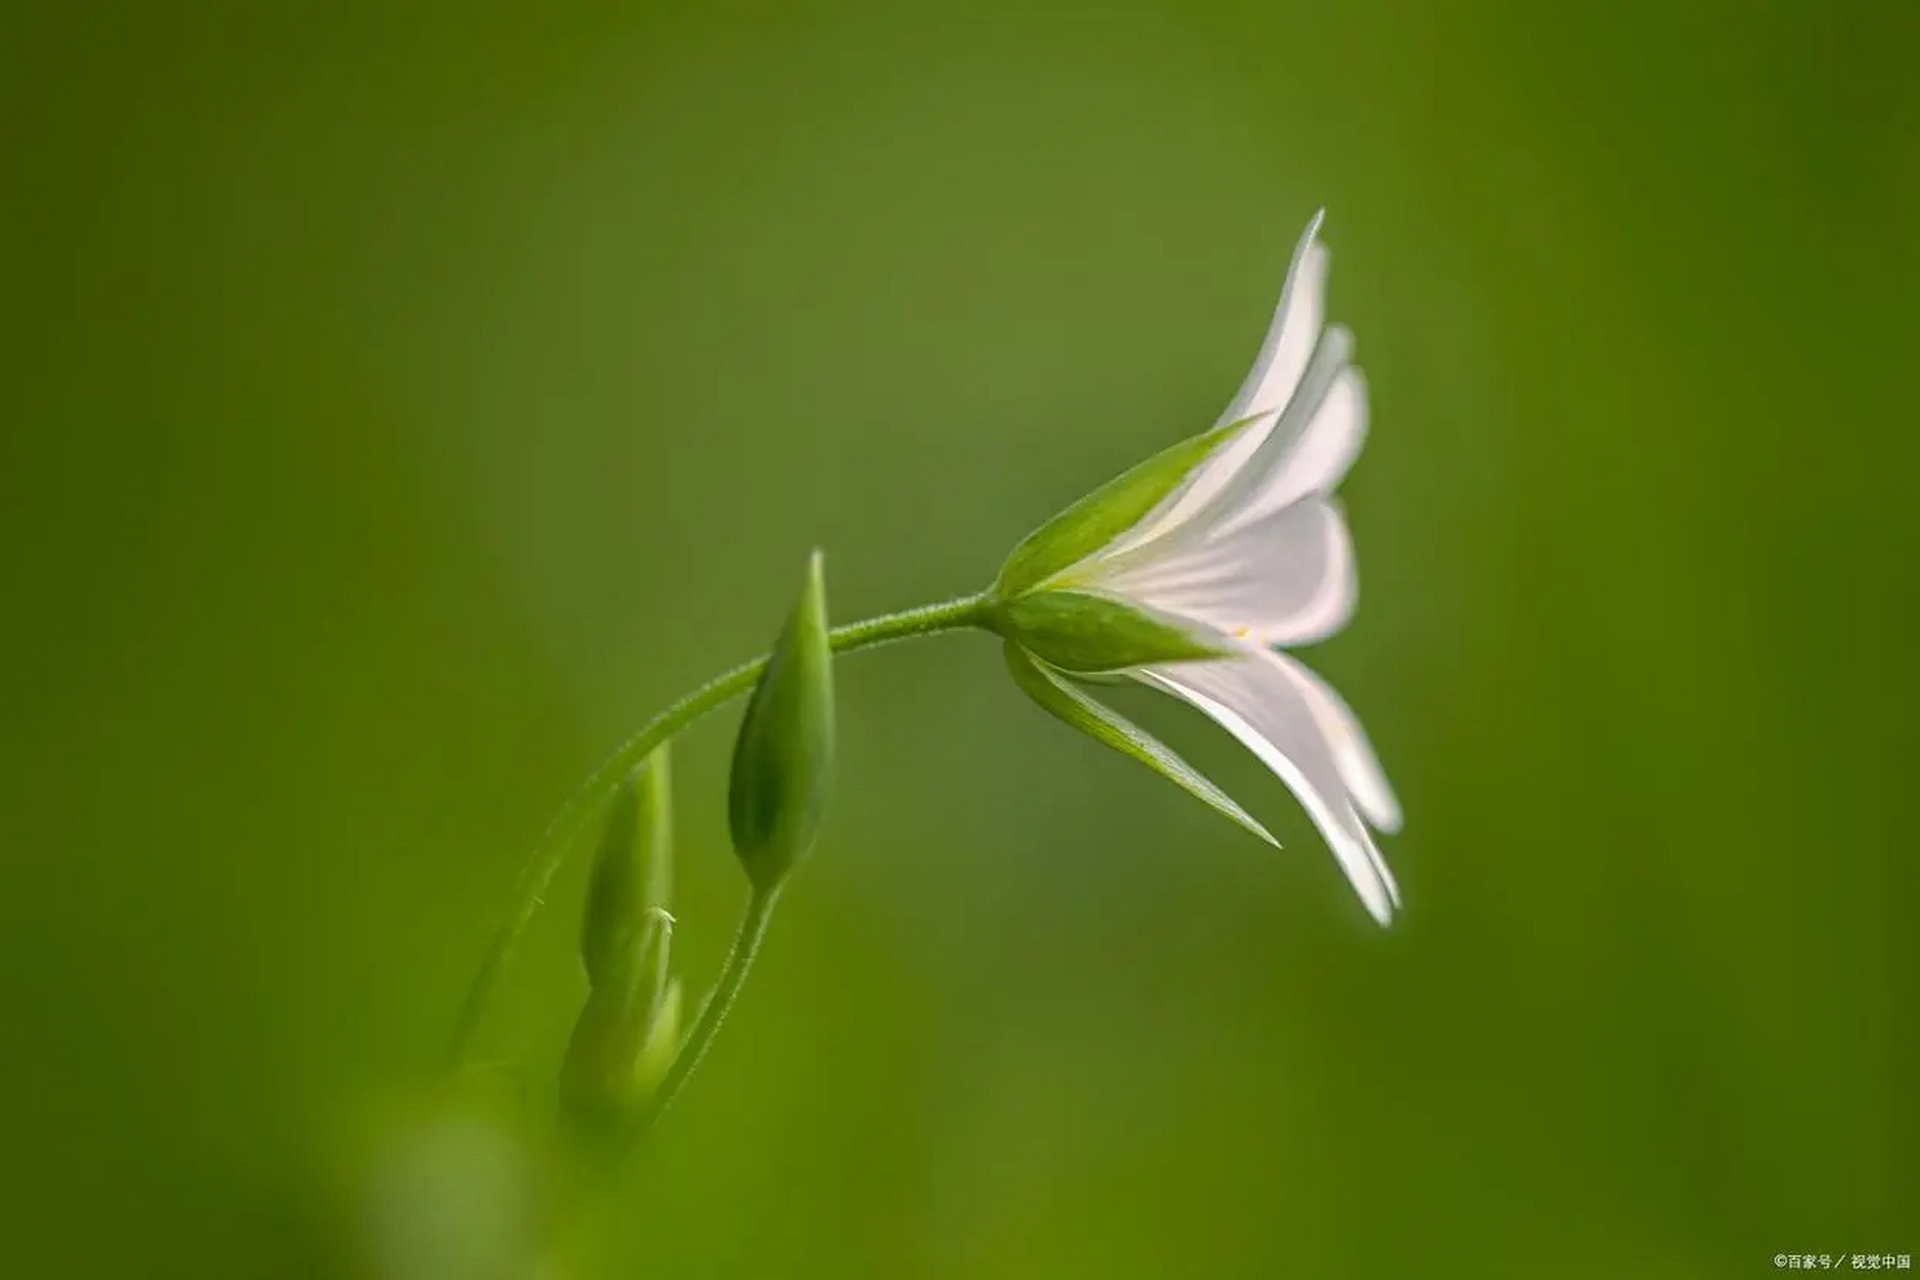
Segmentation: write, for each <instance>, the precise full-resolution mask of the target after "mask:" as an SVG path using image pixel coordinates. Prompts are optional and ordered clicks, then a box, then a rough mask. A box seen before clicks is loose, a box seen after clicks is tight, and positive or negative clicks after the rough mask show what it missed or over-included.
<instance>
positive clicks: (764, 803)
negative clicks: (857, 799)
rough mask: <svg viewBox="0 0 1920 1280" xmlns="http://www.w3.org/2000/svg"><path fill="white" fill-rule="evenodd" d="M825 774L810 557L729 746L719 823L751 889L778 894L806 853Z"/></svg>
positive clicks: (823, 621) (823, 675) (820, 591)
mask: <svg viewBox="0 0 1920 1280" xmlns="http://www.w3.org/2000/svg"><path fill="white" fill-rule="evenodd" d="M832 770H833V653H832V650H831V647H830V645H829V642H828V640H827V598H826V587H825V585H824V583H823V580H822V576H821V563H820V553H819V552H818V551H816V552H814V553H813V557H812V559H811V560H810V561H809V562H808V565H807V581H806V585H805V586H804V587H803V588H802V589H801V592H800V599H799V602H798V603H797V604H795V605H794V609H793V614H792V616H791V617H790V618H788V620H787V625H786V629H785V630H784V631H782V632H781V633H780V639H779V640H778V641H777V642H776V643H775V644H774V647H773V654H772V656H771V657H770V658H769V659H768V660H767V669H766V671H765V672H764V673H763V674H762V675H761V677H760V683H759V684H758V685H756V686H755V687H754V690H753V698H752V700H751V701H749V702H748V703H747V712H746V715H745V717H744V718H743V719H742V720H741V722H740V736H739V738H738V740H737V741H736V742H735V743H734V750H733V774H732V778H731V780H730V782H729V785H728V789H727V821H728V825H729V827H730V828H731V831H732V834H733V847H734V852H735V853H737V854H739V856H740V862H741V864H742V865H743V866H744V867H745V868H746V872H747V878H748V879H749V880H751V881H752V882H753V885H754V887H755V889H757V890H759V891H761V892H769V891H771V890H773V889H774V888H776V887H778V886H779V885H780V883H781V882H782V881H784V880H785V879H786V876H787V873H788V872H789V871H790V870H792V869H793V866H794V864H795V863H796V862H798V861H799V860H800V859H801V858H802V857H804V856H805V854H806V852H807V850H808V849H809V848H811V847H812V845H813V839H814V836H815V835H816V834H817V833H818V831H819V829H820V818H821V814H822V811H823V810H824V809H825V807H826V799H827V791H828V789H829V786H830V783H831V775H832Z"/></svg>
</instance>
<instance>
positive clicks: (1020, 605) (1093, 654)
mask: <svg viewBox="0 0 1920 1280" xmlns="http://www.w3.org/2000/svg"><path fill="white" fill-rule="evenodd" d="M989 625H991V626H992V627H993V629H994V630H995V631H998V632H999V633H1000V634H1001V635H1002V636H1004V637H1006V638H1007V639H1009V640H1013V641H1016V642H1018V643H1019V644H1020V646H1021V647H1022V648H1025V649H1028V650H1031V651H1032V652H1033V653H1034V654H1036V655H1037V656H1039V657H1040V658H1041V659H1043V660H1044V661H1046V662H1048V663H1049V664H1051V665H1053V666H1056V667H1059V668H1061V669H1062V670H1065V671H1072V672H1076V673H1080V674H1091V673H1095V672H1101V671H1122V670H1125V669H1126V668H1128V667H1142V666H1147V665H1149V664H1151V663H1159V662H1192V661H1195V660H1198V659H1203V658H1217V657H1220V656H1221V655H1222V654H1223V653H1224V652H1225V651H1224V650H1222V649H1220V648H1219V647H1217V646H1216V645H1213V644H1210V643H1208V642H1207V641H1206V640H1205V639H1203V638H1202V637H1201V636H1200V635H1198V634H1196V633H1195V632H1194V631H1193V630H1192V629H1191V628H1190V627H1187V626H1184V625H1182V624H1180V623H1179V622H1177V621H1175V620H1173V619H1171V618H1167V617H1164V616H1162V615H1159V614H1156V613H1154V612H1153V611H1151V610H1149V609H1146V608H1143V607H1141V606H1139V605H1136V604H1133V603H1130V602H1128V601H1125V600H1121V599H1118V598H1116V597H1113V596H1104V595H1097V594H1095V593H1093V592H1090V591H1040V592H1036V593H1034V594H1032V595H1027V596H1021V597H1020V598H1019V599H1018V600H1015V601H1013V602H1011V603H1008V604H1002V605H1000V606H998V607H997V608H996V609H995V610H994V612H993V614H992V616H991V618H990V620H989Z"/></svg>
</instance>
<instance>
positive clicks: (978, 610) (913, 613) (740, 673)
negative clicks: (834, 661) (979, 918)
mask: <svg viewBox="0 0 1920 1280" xmlns="http://www.w3.org/2000/svg"><path fill="white" fill-rule="evenodd" d="M990 604H991V601H990V599H989V597H988V596H987V595H984V594H982V595H976V596H963V597H961V598H960V599H958V600H948V601H946V602H944V603H941V604H931V605H926V606H923V607H921V608H918V609H908V610H906V611H905V612H902V613H890V614H886V615H884V616H882V617H878V618H869V619H867V620H866V621H864V622H854V623H849V624H848V625H846V626H844V627H836V628H834V629H833V630H832V631H831V632H829V633H828V635H827V639H828V640H829V642H831V644H832V645H833V648H834V651H835V652H836V653H839V652H847V651H851V650H854V649H866V648H871V647H873V646H875V645H881V644H887V643H889V642H891V641H895V640H906V639H910V638H912V637H914V636H923V635H931V634H933V633H935V632H939V631H954V630H958V629H960V628H962V627H971V626H977V625H979V624H980V622H981V619H982V618H983V616H984V615H985V613H986V611H987V609H988V608H989V607H990ZM766 665H767V655H765V654H762V655H761V656H759V657H758V658H755V659H754V660H753V661H751V662H746V663H742V664H741V665H740V666H737V667H735V668H733V670H731V671H728V672H725V673H723V674H721V675H718V676H715V677H714V678H713V679H712V680H709V681H708V682H707V683H706V684H703V685H701V686H700V687H699V688H698V689H695V690H694V691H693V692H691V693H689V694H687V695H686V696H685V697H683V698H681V699H680V700H679V701H678V702H676V703H674V704H673V705H672V706H670V707H668V708H667V709H666V710H665V711H662V712H661V713H660V714H659V715H657V716H655V717H654V718H653V719H652V720H651V721H650V722H649V723H648V724H647V725H646V727H645V728H643V729H641V730H640V732H638V733H636V734H634V735H633V736H632V737H631V738H628V739H627V740H626V741H625V742H623V743H621V744H620V746H619V748H618V749H617V750H615V751H614V753H613V754H612V755H610V756H608V757H607V758H606V760H605V761H604V762H603V763H602V764H601V765H600V767H599V768H597V769H595V770H594V771H593V773H592V774H591V775H590V776H589V777H588V778H587V780H586V782H584V783H582V784H581V786H580V789H579V790H578V791H576V792H574V793H573V796H572V798H571V799H569V800H568V801H567V802H566V804H564V805H562V806H561V808H560V812H559V813H557V814H555V815H554V817H553V821H552V822H550V823H548V824H547V829H546V831H545V833H544V834H542V835H541V837H540V843H539V844H537V845H536V846H534V849H533V852H532V853H531V854H530V855H528V858H527V862H526V865H525V866H524V867H523V868H522V869H521V872H520V880H519V883H518V885H517V886H516V887H515V889H514V897H513V903H514V905H513V909H512V910H511V911H510V912H509V913H508V914H507V916H506V918H505V919H503V920H502V921H501V923H500V926H499V928H498V929H497V930H495V932H494V935H493V940H492V941H491V942H490V943H489V944H488V946H487V954H486V956H485V958H484V959H482V960H481V962H480V968H479V969H478V970H477V971H476V972H475V973H474V975H473V981H472V982H470V983H469V984H468V986H467V993H466V997H465V999H463V1000H462V1002H461V1005H460V1015H459V1018H458V1020H457V1021H456V1022H455V1023H454V1030H453V1040H452V1043H451V1045H450V1046H449V1051H448V1063H449V1066H450V1067H458V1066H459V1064H460V1063H461V1062H462V1061H463V1060H464V1059H465V1057H466V1054H467V1048H468V1046H469V1045H470V1044H471V1043H472V1041H473V1036H474V1033H475V1032H476V1031H477V1030H478V1029H479V1025H480V1016H481V1014H482V1013H484V1012H485V1010H486V1004H487V999H488V997H489V996H490V995H491V994H492V993H493V988H494V984H495V983H496V982H497V981H498V980H499V977H500V974H501V971H502V970H504V969H505V968H506V965H507V961H508V959H509V958H511V956H512V954H513V948H514V945H515V944H516V943H517V942H519V940H520V934H521V933H522V932H523V931H524V930H525V929H526V927H527V922H528V921H529V920H531V919H532V918H533V913H534V912H535V911H536V910H537V909H538V908H539V906H540V901H541V898H542V896H543V895H544V894H545V893H546V891H547V885H548V884H549V883H551V882H552V880H553V876H554V873H555V872H556V871H558V870H559V869H560V864H561V863H562V862H564V861H565V860H566V856H567V854H568V853H569V852H570V851H571V850H572V849H573V847H574V845H575V844H577V843H578V842H579V839H580V837H581V835H582V834H584V833H585V832H586V830H587V829H588V828H589V827H591V826H592V825H593V823H594V822H595V821H596V820H597V819H598V818H600V816H601V815H602V814H604V813H605V812H606V807H607V803H608V801H609V800H611V799H612V797H613V794H614V791H615V790H616V788H618V787H619V785H620V780H621V779H622V778H624V777H626V775H627V774H628V773H629V772H631V771H632V769H633V768H634V766H635V765H637V764H639V763H640V761H642V760H644V759H645V758H646V757H647V755H648V753H650V752H651V751H652V750H653V749H654V748H655V747H657V746H659V745H660V744H661V743H663V742H667V741H670V740H671V739H672V738H673V737H674V736H675V735H676V734H678V733H679V732H680V731H681V730H683V729H685V728H687V727H688V726H689V725H691V724H692V723H693V722H694V721H696V720H698V719H699V718H700V717H701V716H703V715H705V714H706V713H707V712H709V711H712V710H714V709H715V708H716V707H719V706H721V705H722V704H723V703H726V702H728V701H731V700H732V699H734V698H737V697H739V696H740V695H741V694H743V693H745V692H746V691H747V690H749V689H751V688H752V687H753V684H754V682H755V681H756V680H758V679H759V678H760V673H761V671H763V670H764V669H765V668H766ZM770 905H771V904H769V906H770ZM761 925H762V927H763V928H764V926H765V922H764V921H762V922H761ZM716 994H717V993H716ZM702 1021H703V1022H704V1019H702ZM675 1069H676V1070H677V1069H678V1064H677V1063H676V1067H675Z"/></svg>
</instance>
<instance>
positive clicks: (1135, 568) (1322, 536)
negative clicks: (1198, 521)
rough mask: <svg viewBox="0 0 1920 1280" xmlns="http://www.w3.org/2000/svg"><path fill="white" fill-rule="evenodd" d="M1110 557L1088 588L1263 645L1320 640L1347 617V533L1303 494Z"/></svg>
mask: <svg viewBox="0 0 1920 1280" xmlns="http://www.w3.org/2000/svg"><path fill="white" fill-rule="evenodd" d="M1163 545H1165V546H1166V548H1167V550H1166V553H1165V554H1159V552H1160V547H1154V548H1151V549H1143V550H1142V551H1140V552H1139V553H1137V554H1136V555H1133V556H1129V557H1124V558H1121V559H1118V560H1116V561H1114V562H1113V566H1112V569H1111V570H1110V571H1108V572H1106V573H1103V574H1102V575H1101V576H1100V578H1099V579H1098V582H1097V585H1098V586H1099V587H1100V588H1101V589H1102V590H1105V591H1111V592H1114V593H1116V594H1119V595H1124V596H1128V597H1130V598H1132V599H1135V600H1138V601H1140V602H1141V603H1143V604H1147V605H1150V606H1152V607H1153V608H1156V609H1160V610H1163V611H1165V612H1168V613H1177V614H1182V615H1184V616H1186V617H1189V618H1197V619H1198V620H1200V621H1201V622H1205V623H1207V624H1209V625H1210V626H1213V627H1215V628H1217V629H1219V630H1221V631H1225V632H1228V633H1229V634H1232V635H1236V636H1239V637H1241V638H1242V639H1245V640H1250V641H1252V642H1253V643H1255V644H1259V645H1263V646H1271V645H1295V644H1312V643H1314V642H1315V641H1317V640H1324V639H1326V638H1327V637H1328V636H1330V635H1332V634H1333V633H1334V632H1336V631H1338V630H1339V629H1340V628H1341V627H1343V626H1345V625H1346V623H1347V619H1348V618H1350V617H1352V616H1353V607H1354V603H1355V601H1356V600H1357V599H1358V595H1359V579H1358V576H1357V574H1356V571H1355V568H1354V557H1353V540H1352V539H1351V537H1349V535H1348V533H1347V522H1346V520H1345V519H1343V518H1342V516H1341V514H1340V508H1339V506H1338V504H1337V503H1336V502H1335V501H1334V500H1333V499H1331V498H1323V497H1318V496H1309V497H1307V498H1305V499H1303V500H1302V501H1300V502H1296V503H1294V504H1293V505H1292V506H1290V507H1288V508H1287V509H1286V510H1284V511H1278V512H1275V513H1274V514H1272V515H1270V516H1267V517H1266V518H1264V519H1262V520H1258V521H1255V522H1253V523H1251V524H1248V525H1245V526H1243V527H1241V528H1239V529H1236V530H1234V531H1233V532H1232V533H1229V534H1226V535H1224V536H1222V537H1218V538H1213V539H1209V540H1205V541H1202V540H1198V539H1186V538H1180V539H1172V540H1170V541H1169V543H1167V544H1163Z"/></svg>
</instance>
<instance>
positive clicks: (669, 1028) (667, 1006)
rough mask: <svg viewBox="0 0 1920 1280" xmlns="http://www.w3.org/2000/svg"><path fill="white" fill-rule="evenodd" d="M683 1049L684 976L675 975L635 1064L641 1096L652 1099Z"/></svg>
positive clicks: (662, 999) (637, 1087)
mask: <svg viewBox="0 0 1920 1280" xmlns="http://www.w3.org/2000/svg"><path fill="white" fill-rule="evenodd" d="M679 1052H680V979H678V978H672V979H669V980H668V982H667V989H666V992H665V994H664V995H662V996H661V998H660V1007H659V1008H658V1009H657V1010H656V1011H655V1013H654V1015H653V1024H652V1025H651V1026H649V1027H648V1028H647V1042H646V1043H645V1044H643V1045H641V1046H640V1060H639V1061H638V1062H636V1063H635V1064H634V1068H633V1084H634V1088H635V1089H636V1090H637V1091H638V1093H639V1094H640V1096H642V1097H646V1098H651V1097H652V1096H653V1091H654V1090H655V1089H657V1088H659V1087H660V1082H661V1081H662V1080H665V1079H666V1078H667V1072H668V1071H669V1070H671V1069H672V1067H673V1060H674V1057H675V1056H676V1055H677V1054H678V1053H679Z"/></svg>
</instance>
